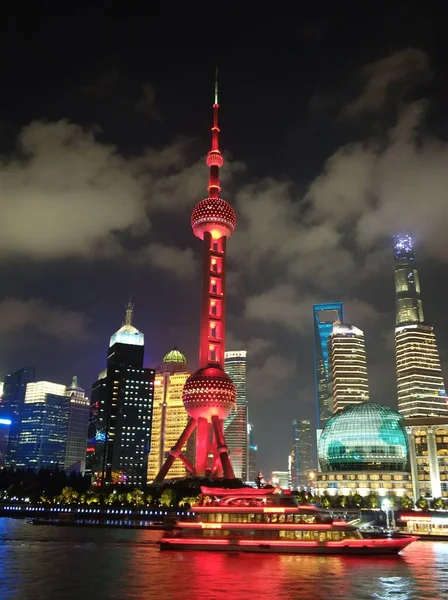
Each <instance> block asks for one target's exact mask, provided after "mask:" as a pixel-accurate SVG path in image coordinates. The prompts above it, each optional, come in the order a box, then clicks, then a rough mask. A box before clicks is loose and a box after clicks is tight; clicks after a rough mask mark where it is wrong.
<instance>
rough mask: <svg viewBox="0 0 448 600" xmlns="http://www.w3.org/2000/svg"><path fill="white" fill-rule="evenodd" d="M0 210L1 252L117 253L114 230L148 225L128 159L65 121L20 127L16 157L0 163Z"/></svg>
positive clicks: (54, 254) (44, 256)
mask: <svg viewBox="0 0 448 600" xmlns="http://www.w3.org/2000/svg"><path fill="white" fill-rule="evenodd" d="M0 214H1V220H2V236H1V237H0V254H1V255H3V256H5V255H8V254H22V255H26V256H32V257H33V258H38V259H48V258H50V259H51V258H61V257H67V256H82V257H85V258H89V257H91V256H98V255H99V254H103V255H110V254H115V253H117V252H119V251H120V245H119V243H118V241H117V238H116V233H117V232H120V231H121V232H124V231H131V232H132V231H134V232H140V231H142V230H145V229H146V228H147V227H148V219H147V214H146V206H145V191H144V187H143V185H142V184H141V182H139V180H138V179H137V178H136V177H135V176H134V175H133V172H132V169H131V165H130V164H129V162H128V161H126V160H125V159H124V158H123V157H121V156H120V155H119V154H118V153H117V151H116V149H115V148H114V147H113V146H109V145H106V144H102V143H99V142H97V141H96V140H95V138H94V135H93V133H92V132H91V131H85V130H83V129H82V128H81V127H79V126H77V125H74V124H72V123H69V122H68V121H66V120H63V121H58V122H56V123H44V122H34V123H31V124H30V125H28V126H27V127H25V128H24V129H23V130H22V132H21V133H20V136H19V140H18V155H14V156H10V157H7V158H3V160H2V161H1V163H0Z"/></svg>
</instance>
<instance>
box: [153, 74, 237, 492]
mask: <svg viewBox="0 0 448 600" xmlns="http://www.w3.org/2000/svg"><path fill="white" fill-rule="evenodd" d="M218 109H219V104H218V81H217V79H216V82H215V102H214V104H213V127H212V148H211V150H210V152H209V153H208V155H207V166H208V167H209V169H210V177H209V184H208V193H209V195H208V198H205V200H201V202H199V203H198V204H196V206H195V208H194V210H193V213H192V215H191V227H192V229H193V233H194V235H195V236H196V237H198V238H199V239H201V240H202V241H203V245H204V251H203V274H202V314H201V337H200V348H199V369H198V371H196V373H193V374H192V375H190V377H189V378H188V379H187V381H186V382H185V386H184V389H183V395H182V398H183V403H184V406H185V410H186V411H187V413H188V415H189V417H190V418H189V420H188V423H187V426H186V427H185V429H184V431H183V433H182V435H181V436H180V438H179V440H178V441H177V443H176V445H175V446H174V447H173V448H172V449H171V451H170V454H169V456H168V458H167V459H166V462H165V464H164V465H163V467H162V468H161V470H160V472H159V473H158V475H157V477H156V479H155V481H156V482H157V481H162V480H163V479H164V478H165V477H166V475H167V474H168V471H169V469H170V467H171V465H172V464H173V462H174V461H175V460H176V458H178V459H180V460H181V461H182V462H183V463H184V465H185V466H186V468H187V469H188V471H189V472H190V473H191V474H192V475H195V476H197V477H205V476H206V475H207V476H210V477H226V478H233V477H234V473H233V468H232V464H231V462H230V458H229V452H228V448H227V445H226V442H225V439H224V429H223V423H224V419H225V418H226V417H227V416H228V414H229V413H230V411H231V410H232V408H233V407H234V405H235V400H236V388H235V385H234V384H233V381H232V380H231V378H230V377H229V376H228V375H227V374H226V373H225V372H224V368H223V367H224V349H225V308H226V307H225V297H226V296H225V291H226V241H227V238H228V237H230V236H231V235H232V233H233V231H234V229H235V225H236V217H235V211H234V210H233V208H232V207H231V206H230V204H228V203H227V202H226V201H225V200H223V199H222V198H220V197H219V192H220V191H221V186H220V184H219V169H220V168H221V167H222V165H223V163H224V159H223V157H222V154H221V151H220V149H219V144H218V135H219V128H218ZM194 430H196V465H192V464H191V462H190V461H189V460H188V458H187V457H186V456H185V455H184V454H183V453H182V448H183V447H184V446H185V444H186V442H187V440H188V439H189V437H190V436H191V434H192V433H193V431H194Z"/></svg>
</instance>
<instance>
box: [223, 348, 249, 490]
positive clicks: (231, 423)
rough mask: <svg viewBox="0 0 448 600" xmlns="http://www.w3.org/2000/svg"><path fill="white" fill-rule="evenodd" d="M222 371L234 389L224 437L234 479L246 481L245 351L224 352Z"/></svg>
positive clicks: (225, 422)
mask: <svg viewBox="0 0 448 600" xmlns="http://www.w3.org/2000/svg"><path fill="white" fill-rule="evenodd" d="M224 371H225V372H226V373H227V375H229V376H230V377H231V378H232V381H233V383H234V384H235V387H236V402H235V407H234V409H233V410H232V412H231V413H230V414H229V416H228V417H227V418H226V419H225V421H224V435H225V438H226V441H227V446H228V448H229V451H230V458H231V461H232V465H233V470H234V473H235V477H238V478H239V479H242V480H243V481H246V479H247V474H248V440H247V425H248V415H247V396H246V374H247V352H246V350H238V351H231V352H225V354H224Z"/></svg>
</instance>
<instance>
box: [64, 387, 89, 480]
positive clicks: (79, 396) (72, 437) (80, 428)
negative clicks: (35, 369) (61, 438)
mask: <svg viewBox="0 0 448 600" xmlns="http://www.w3.org/2000/svg"><path fill="white" fill-rule="evenodd" d="M65 395H66V396H67V397H68V398H69V404H68V431H67V445H66V450H65V465H64V466H65V468H66V469H69V470H74V471H76V472H81V473H83V472H84V471H85V464H86V446H87V427H88V425H89V413H90V402H89V399H88V398H87V397H86V394H85V390H83V389H82V388H81V387H79V385H78V378H77V377H76V376H75V377H73V379H72V383H71V385H70V386H68V387H67V388H66V390H65Z"/></svg>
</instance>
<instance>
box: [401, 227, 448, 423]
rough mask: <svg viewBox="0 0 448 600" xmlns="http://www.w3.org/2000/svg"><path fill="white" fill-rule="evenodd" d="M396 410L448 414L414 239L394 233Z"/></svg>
mask: <svg viewBox="0 0 448 600" xmlns="http://www.w3.org/2000/svg"><path fill="white" fill-rule="evenodd" d="M394 267H395V292H396V309H397V310H396V328H395V353H396V369H397V393H398V410H399V411H400V412H401V413H402V414H403V415H404V416H405V417H406V418H413V417H425V416H440V417H443V416H448V405H447V394H446V390H445V383H444V380H443V375H442V369H441V364H440V357H439V351H438V348H437V342H436V337H435V334H434V329H433V327H432V325H431V324H429V323H426V322H425V321H424V317H423V305H422V300H421V292H420V283H419V278H418V271H417V268H416V263H415V253H414V244H413V240H412V238H411V237H410V236H409V235H400V236H394Z"/></svg>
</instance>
